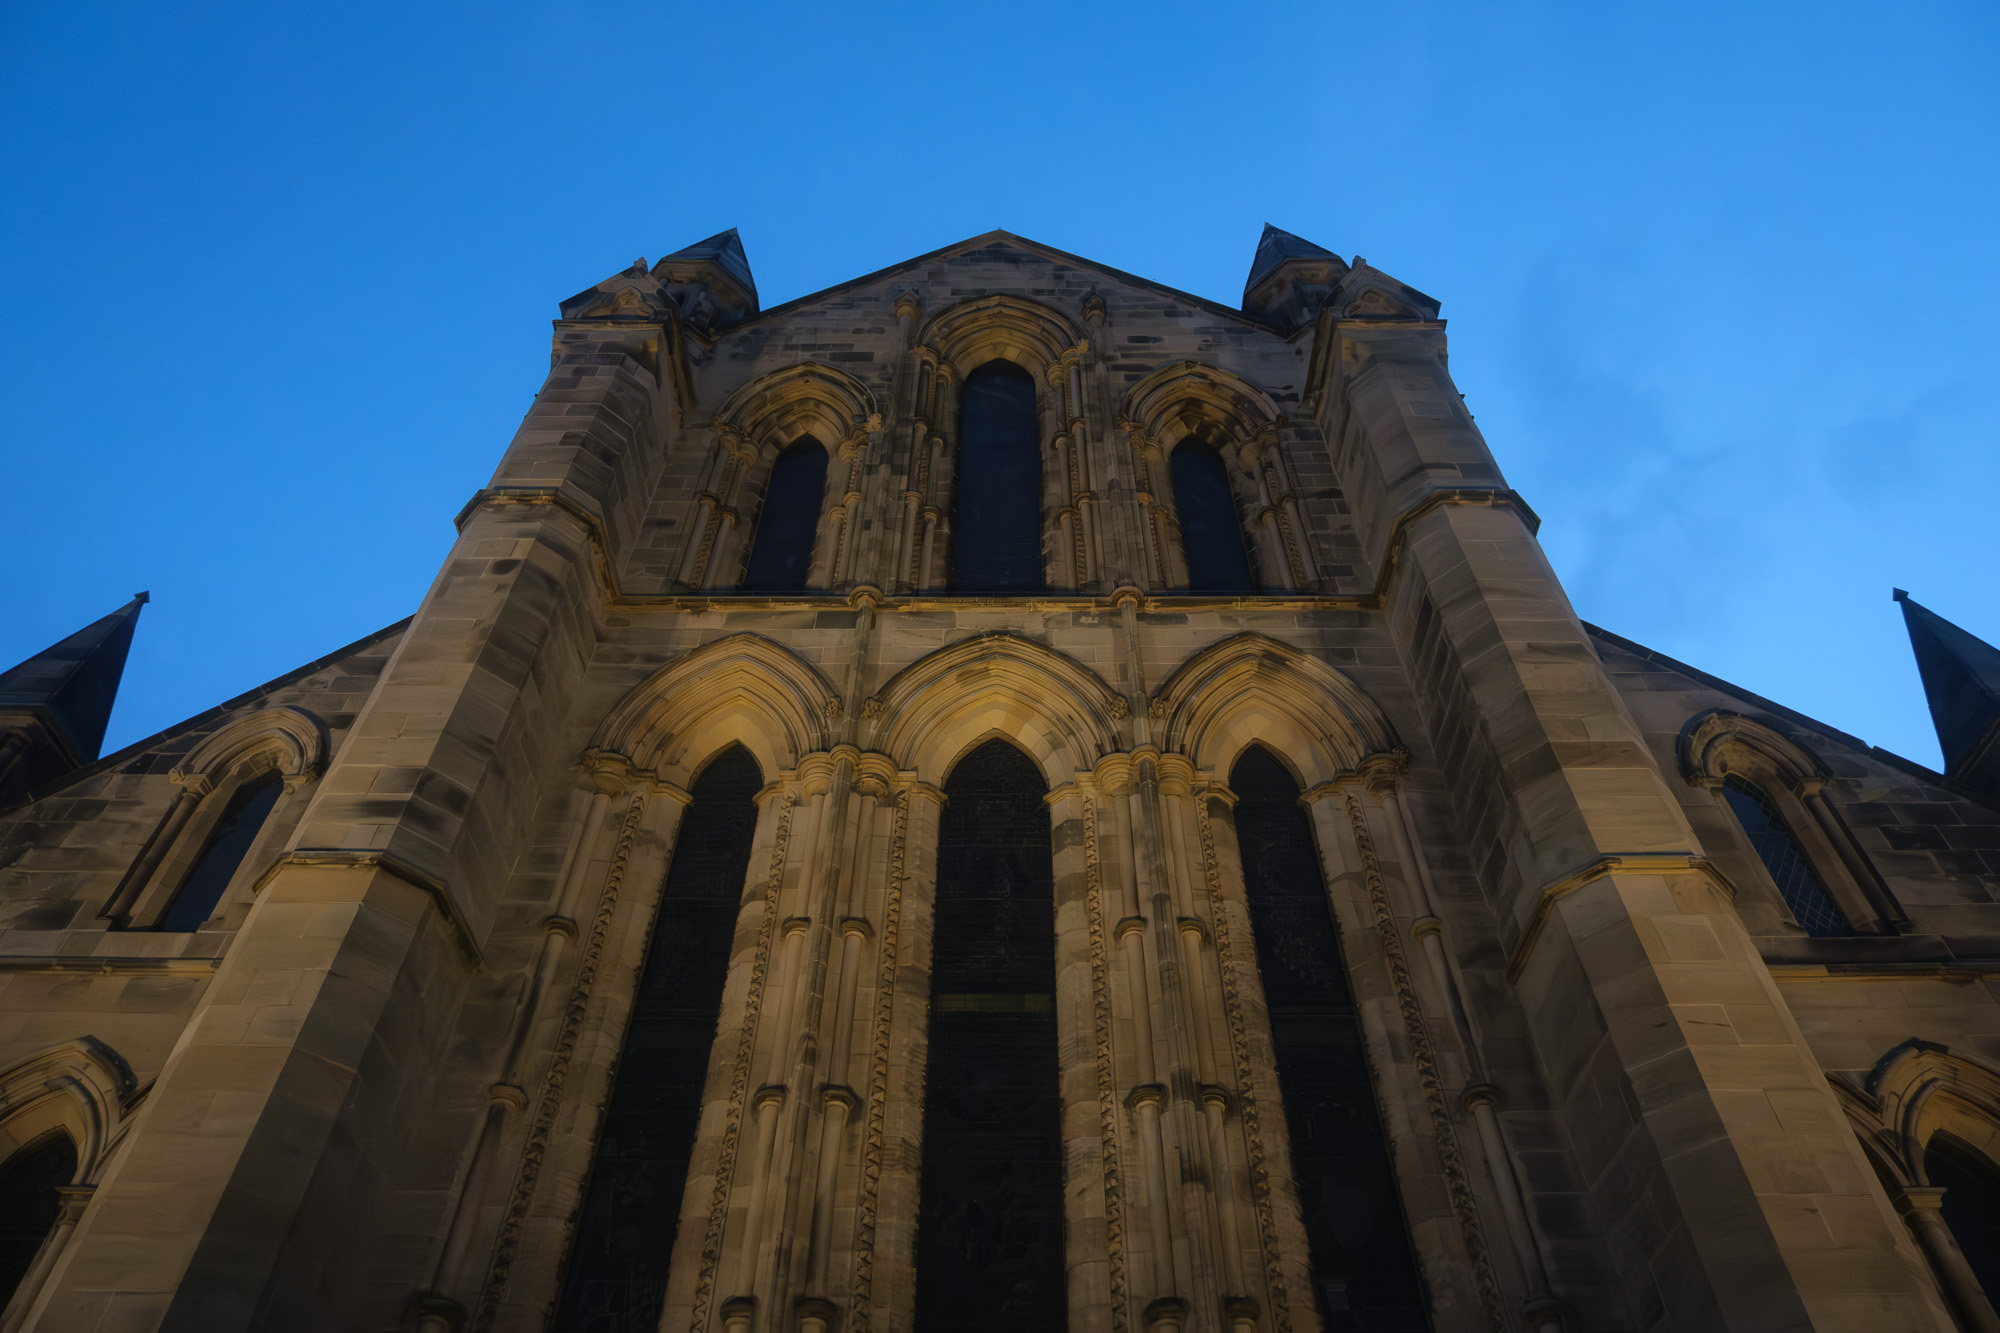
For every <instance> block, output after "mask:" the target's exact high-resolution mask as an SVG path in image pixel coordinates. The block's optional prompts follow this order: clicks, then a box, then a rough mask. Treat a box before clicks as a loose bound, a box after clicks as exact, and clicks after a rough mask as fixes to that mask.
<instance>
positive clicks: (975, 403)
mask: <svg viewBox="0 0 2000 1333" xmlns="http://www.w3.org/2000/svg"><path fill="white" fill-rule="evenodd" d="M952 527H953V531H954V533H955V537H954V550H953V571H952V583H953V585H954V586H955V587H956V588H957V589H958V591H960V592H1002V593H1004V592H1031V591H1036V590H1039V589H1040V588H1041V587H1042V586H1043V577H1042V444H1041V428H1040V426H1039V424H1038V423H1037V420H1036V409H1035V381H1034V379H1033V377H1032V376H1030V375H1029V374H1028V372H1027V371H1025V370H1023V369H1021V367H1019V366H1017V365H1015V364H1014V363H1013V362H1012V361H1007V360H995V361H989V362H987V363H986V364H985V365H983V366H981V367H979V368H978V369H977V370H975V371H973V372H972V373H971V374H970V375H968V376H966V378H965V389H964V392H963V393H962V395H961V396H960V405H959V444H958V485H957V500H956V506H955V510H954V516H953V521H952Z"/></svg>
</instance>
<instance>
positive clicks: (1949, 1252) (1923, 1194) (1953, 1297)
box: [1896, 1185, 2000, 1333]
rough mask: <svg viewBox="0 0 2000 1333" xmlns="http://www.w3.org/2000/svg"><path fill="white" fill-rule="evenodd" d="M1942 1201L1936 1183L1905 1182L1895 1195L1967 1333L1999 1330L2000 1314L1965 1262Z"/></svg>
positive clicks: (1897, 1209) (1904, 1218) (1899, 1209)
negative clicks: (1946, 1221)
mask: <svg viewBox="0 0 2000 1333" xmlns="http://www.w3.org/2000/svg"><path fill="white" fill-rule="evenodd" d="M1943 1202H1944V1191H1943V1190H1942V1189H1940V1188H1937V1187H1936V1186H1930V1185H1906V1186H1904V1187H1903V1191H1902V1193H1901V1194H1899V1195H1898V1196H1897V1198H1896V1211H1898V1212H1900V1213H1901V1214H1902V1215H1903V1220H1904V1221H1905V1222H1908V1223H1909V1224H1910V1230H1912V1231H1914V1232H1916V1233H1917V1243H1918V1244H1920V1245H1922V1246H1923V1247H1924V1254H1925V1256H1926V1257H1928V1258H1929V1259H1930V1261H1931V1267H1932V1269H1933V1270H1934V1271H1935V1272H1936V1273H1937V1278H1938V1285H1939V1286H1941V1287H1943V1288H1944V1291H1945V1296H1946V1297H1947V1298H1948V1299H1949V1300H1950V1301H1951V1306H1952V1309H1953V1310H1954V1311H1955V1312H1956V1313H1957V1315H1958V1318H1959V1322H1960V1324H1961V1325H1962V1326H1963V1327H1964V1328H1965V1330H1966V1333H2000V1317H1996V1316H1995V1314H1994V1311H1993V1302H1992V1300H1991V1299H1990V1298H1989V1297H1988V1295H1987V1293H1986V1289H1985V1288H1984V1287H1982V1286H1980V1285H1979V1278H1978V1277H1977V1275H1975V1274H1974V1273H1973V1271H1972V1265H1971V1264H1969V1263H1967V1262H1966V1261H1965V1251H1963V1250H1961V1249H1959V1248H1958V1238H1957V1237H1956V1236H1954V1235H1952V1234H1951V1227H1950V1226H1948V1225H1947V1224H1946V1223H1945V1220H1944V1214H1943V1213H1941V1212H1939V1211H1938V1206H1939V1205H1940V1204H1942V1203H1943Z"/></svg>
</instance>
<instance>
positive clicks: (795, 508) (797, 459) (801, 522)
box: [743, 435, 826, 592]
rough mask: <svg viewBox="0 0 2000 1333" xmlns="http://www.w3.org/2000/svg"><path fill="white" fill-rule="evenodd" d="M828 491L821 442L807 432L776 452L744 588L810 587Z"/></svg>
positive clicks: (785, 590)
mask: <svg viewBox="0 0 2000 1333" xmlns="http://www.w3.org/2000/svg"><path fill="white" fill-rule="evenodd" d="M825 491H826V450H825V449H823V448H821V447H820V443H819V441H818V440H815V439H814V438H813V437H812V436H810V435H808V436H805V437H804V438H802V439H800V440H799V441H798V442H797V443H795V444H793V445H792V446H791V448H789V449H787V450H785V451H784V452H783V453H781V454H779V455H778V459H777V461H776V462H774V463H772V464H771V480H770V482H769V483H768V484H767V485H766V486H765V487H764V507H763V510H762V512H761V513H759V515H758V516H757V537H756V540H755V541H754V542H752V543H751V546H750V563H749V565H748V566H746V567H745V569H744V571H743V590H744V591H745V592H796V591H797V590H798V589H800V588H803V587H805V586H806V576H807V575H808V574H809V573H811V571H812V553H813V540H814V538H815V537H817V536H818V535H819V509H820V502H821V500H822V498H823V496H824V493H825Z"/></svg>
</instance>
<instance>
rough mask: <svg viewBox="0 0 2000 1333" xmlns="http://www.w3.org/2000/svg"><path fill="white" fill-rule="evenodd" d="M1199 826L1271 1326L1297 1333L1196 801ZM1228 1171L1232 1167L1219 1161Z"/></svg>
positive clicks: (1235, 983)
mask: <svg viewBox="0 0 2000 1333" xmlns="http://www.w3.org/2000/svg"><path fill="white" fill-rule="evenodd" d="M1194 811H1195V827H1196V829H1197V830H1199V832H1200V834H1201V868H1202V875H1203V877H1204V878H1205V879H1206V881H1207V883H1208V904H1209V915H1210V917H1211V919H1212V920H1213V921H1214V922H1215V954H1216V958H1217V960H1218V961H1219V962H1220V963H1221V964H1222V1007H1223V1013H1224V1015H1225V1016H1226V1017H1227V1019H1228V1022H1229V1055H1230V1062H1231V1063H1232V1064H1233V1065H1235V1067H1236V1086H1237V1088H1238V1089H1240V1090H1241V1097H1242V1102H1243V1138H1244V1144H1245V1147H1246V1149H1247V1151H1248V1153H1249V1158H1250V1198H1251V1202H1252V1203H1253V1205H1254V1206H1255V1208H1256V1213H1257V1236H1258V1241H1259V1244H1258V1247H1257V1248H1258V1249H1259V1251H1261V1252H1262V1254H1263V1256H1264V1285H1265V1288H1266V1291H1267V1293H1268V1294H1269V1296H1270V1298H1271V1322H1272V1323H1273V1324H1274V1325H1275V1326H1276V1328H1277V1330H1278V1333H1291V1328H1292V1306H1291V1297H1290V1295H1289V1293H1287V1291H1286V1290H1285V1270H1284V1266H1283V1264H1282V1263H1281V1262H1280V1257H1279V1254H1278V1225H1277V1218H1276V1216H1275V1215H1274V1213H1273V1209H1272V1203H1271V1168H1270V1164H1269V1162H1268V1161H1267V1160H1266V1159H1265V1155H1264V1130H1263V1125H1262V1121H1261V1119H1260V1117H1261V1115H1262V1111H1261V1110H1260V1108H1259V1107H1258V1105H1257V1091H1256V1087H1255V1085H1254V1084H1253V1083H1252V1082H1251V1081H1250V1080H1251V1069H1250V1027H1249V1023H1248V1022H1247V1020H1246V1019H1245V1018H1244V1015H1243V978H1242V975H1241V973H1240V971H1239V969H1238V966H1237V961H1236V952H1235V948H1234V946H1233V945H1232V944H1231V942H1230V937H1229V922H1228V920H1227V918H1226V917H1225V916H1224V915H1223V908H1222V866H1221V862H1220V861H1219V860H1218V858H1217V856H1216V852H1215V830H1214V826H1213V825H1212V824H1211V822H1210V820H1209V814H1208V802H1207V801H1206V800H1197V801H1196V802H1195V803H1194ZM1216 1169H1217V1170H1227V1169H1228V1164H1227V1163H1217V1166H1216Z"/></svg>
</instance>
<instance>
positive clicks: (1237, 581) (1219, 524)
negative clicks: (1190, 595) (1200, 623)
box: [1171, 440, 1255, 592]
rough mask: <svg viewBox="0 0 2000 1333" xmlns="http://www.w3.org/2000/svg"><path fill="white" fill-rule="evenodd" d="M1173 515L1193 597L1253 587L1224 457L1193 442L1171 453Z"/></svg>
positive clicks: (1182, 445) (1185, 442) (1183, 443)
mask: <svg viewBox="0 0 2000 1333" xmlns="http://www.w3.org/2000/svg"><path fill="white" fill-rule="evenodd" d="M1171 467H1172V469H1173V474H1174V510H1175V512H1176V513H1177V514H1178V515H1179V516H1180V526H1181V546H1182V549H1184V550H1185V551H1186V552H1187V565H1188V587H1190V588H1192V589H1194V590H1195V591H1197V592H1208V591H1215V592H1245V591H1248V590H1249V589H1250V588H1252V587H1254V586H1255V584H1254V582H1253V580H1252V579H1251V577H1250V557H1249V556H1248V555H1247V554H1246V553H1245V552H1244V549H1243V527H1242V525H1241V524H1239V523H1238V522H1237V521H1236V500H1235V497H1233V496H1232V495H1231V494H1230V492H1229V470H1228V466H1227V465H1226V464H1225V463H1224V462H1223V461H1222V455H1221V454H1219V453H1217V452H1216V451H1215V450H1213V449H1211V448H1209V447H1208V446H1207V445H1205V444H1202V443H1200V442H1199V441H1196V440H1187V441H1184V442H1182V444H1181V445H1180V446H1179V447H1178V448H1176V449H1175V450H1174V454H1173V459H1172V462H1171Z"/></svg>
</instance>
